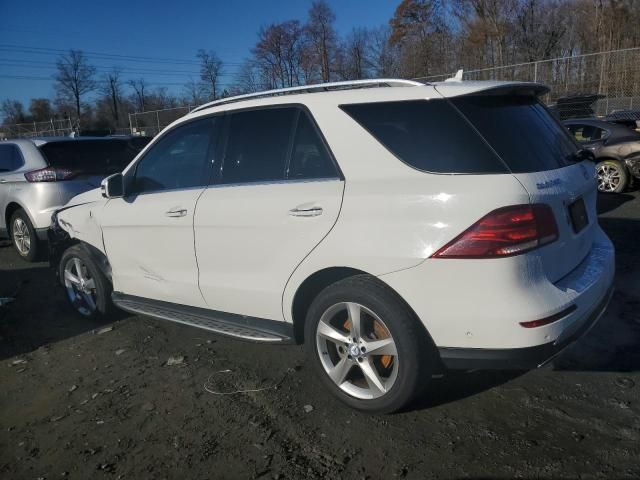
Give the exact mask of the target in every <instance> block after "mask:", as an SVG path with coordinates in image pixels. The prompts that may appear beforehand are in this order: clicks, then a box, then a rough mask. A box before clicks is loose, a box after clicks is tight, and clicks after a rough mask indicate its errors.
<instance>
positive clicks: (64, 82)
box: [55, 50, 96, 119]
mask: <svg viewBox="0 0 640 480" xmlns="http://www.w3.org/2000/svg"><path fill="white" fill-rule="evenodd" d="M56 67H57V68H58V73H57V74H56V76H55V80H56V90H57V91H58V95H59V96H61V97H62V98H63V99H67V100H69V101H71V100H72V101H73V102H74V103H75V107H76V115H77V116H78V119H79V118H80V113H81V103H80V101H81V99H82V96H83V95H85V94H87V93H89V92H91V91H92V90H94V89H95V88H96V82H95V80H94V76H95V73H96V69H95V68H94V67H93V66H91V65H89V63H88V62H87V59H86V57H85V56H84V54H83V53H82V51H81V50H69V53H68V54H66V55H63V56H62V57H60V58H59V59H58V61H57V62H56Z"/></svg>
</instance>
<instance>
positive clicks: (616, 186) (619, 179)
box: [596, 160, 629, 193]
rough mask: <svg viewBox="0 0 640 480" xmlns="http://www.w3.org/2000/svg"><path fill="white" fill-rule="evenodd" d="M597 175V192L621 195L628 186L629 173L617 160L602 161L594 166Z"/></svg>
mask: <svg viewBox="0 0 640 480" xmlns="http://www.w3.org/2000/svg"><path fill="white" fill-rule="evenodd" d="M596 172H597V174H598V191H600V192H605V193H622V192H624V191H625V189H626V188H627V186H628V184H629V173H628V172H627V169H626V168H625V166H624V165H623V164H622V163H620V162H619V161H617V160H603V161H601V162H598V164H597V165H596Z"/></svg>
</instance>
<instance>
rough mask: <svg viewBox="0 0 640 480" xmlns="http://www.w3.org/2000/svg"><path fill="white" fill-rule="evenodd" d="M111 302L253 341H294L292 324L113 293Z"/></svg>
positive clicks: (145, 313) (150, 315)
mask: <svg viewBox="0 0 640 480" xmlns="http://www.w3.org/2000/svg"><path fill="white" fill-rule="evenodd" d="M111 298H112V300H113V303H114V304H115V305H116V306H117V307H119V308H121V309H122V310H126V311H127V312H130V313H135V314H141V315H147V316H149V317H154V318H159V319H161V320H169V321H172V322H177V323H183V324H185V325H191V326H192V327H197V328H202V329H204V330H209V331H212V332H215V333H218V334H221V335H226V336H229V337H234V338H240V339H243V340H249V341H254V342H266V343H295V342H294V335H293V325H291V324H289V323H285V322H278V321H275V320H267V319H264V318H256V317H247V316H244V315H237V314H234V313H225V312H218V311H215V310H207V309H205V308H197V307H190V306H186V305H178V304H175V303H169V302H161V301H159V300H151V299H148V298H142V297H135V296H132V295H125V294H123V293H120V292H113V294H112V295H111Z"/></svg>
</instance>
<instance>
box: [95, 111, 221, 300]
mask: <svg viewBox="0 0 640 480" xmlns="http://www.w3.org/2000/svg"><path fill="white" fill-rule="evenodd" d="M219 121H220V120H218V118H216V117H214V118H205V119H199V120H195V121H193V122H189V123H187V124H182V125H180V126H178V127H176V128H175V129H173V130H171V131H169V132H167V133H165V134H164V135H163V136H162V138H161V139H160V140H158V141H156V142H155V144H154V145H153V146H151V148H150V149H149V150H148V151H147V152H146V153H145V154H144V155H143V157H142V158H141V159H140V160H139V161H138V162H137V163H136V164H135V165H134V166H133V167H131V168H130V169H129V170H128V171H127V172H126V173H125V178H126V184H127V190H130V191H127V195H126V196H125V197H124V198H117V199H112V200H109V202H108V203H107V204H106V206H105V208H104V211H103V217H102V220H101V223H102V228H103V237H104V244H105V249H106V252H107V256H108V257H109V262H110V263H111V268H112V273H113V283H114V290H115V291H118V292H122V293H125V294H128V295H136V296H139V297H145V298H150V299H154V300H163V301H167V302H172V303H179V304H183V305H191V306H204V301H203V299H202V295H201V294H200V291H199V289H198V267H197V263H196V257H195V251H194V243H193V242H194V237H193V218H194V211H195V206H196V202H197V200H198V197H199V196H200V195H201V194H202V192H203V191H204V188H205V186H206V185H207V183H208V181H209V179H210V172H211V170H212V161H213V152H214V149H215V148H214V145H213V144H214V143H215V141H214V140H215V138H214V137H215V133H216V132H217V130H218V129H217V128H216V125H217V123H218V122H219Z"/></svg>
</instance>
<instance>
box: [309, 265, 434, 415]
mask: <svg viewBox="0 0 640 480" xmlns="http://www.w3.org/2000/svg"><path fill="white" fill-rule="evenodd" d="M305 328H306V332H305V341H306V344H307V349H308V354H309V356H310V357H311V361H312V362H313V363H314V365H315V367H316V369H317V371H318V373H319V375H320V377H321V378H322V380H323V382H324V384H325V385H326V386H327V387H328V388H329V390H331V391H332V392H333V393H334V394H335V395H336V396H337V397H338V398H339V399H340V400H342V401H343V402H345V403H347V404H348V405H350V406H351V407H354V408H357V409H360V410H364V411H367V412H372V413H390V412H393V411H396V410H398V409H400V408H402V407H403V406H405V405H406V404H407V403H408V402H409V401H410V400H411V399H412V398H413V397H414V396H415V395H416V394H417V393H418V392H419V391H421V390H422V388H423V387H425V386H426V383H427V382H428V381H429V380H430V378H431V373H432V372H433V371H434V369H435V367H436V355H435V348H434V347H433V344H432V342H431V341H430V339H429V338H428V336H427V334H426V331H425V330H424V327H422V325H420V324H419V322H418V321H417V320H416V319H415V318H414V316H413V314H412V313H411V312H410V311H409V309H408V308H407V307H406V305H404V304H403V302H402V301H401V300H400V299H399V298H398V297H397V295H396V294H395V293H394V292H393V291H391V290H390V289H389V288H388V287H386V286H385V285H384V284H383V283H382V282H380V281H379V280H377V279H375V278H374V277H371V276H368V275H358V276H355V277H350V278H347V279H345V280H342V281H340V282H338V283H336V284H334V285H331V286H329V287H327V288H326V289H324V290H323V291H322V292H321V293H320V294H319V295H318V297H317V298H316V299H315V300H314V301H313V303H312V305H311V307H310V309H309V312H308V314H307V323H306V325H305Z"/></svg>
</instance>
